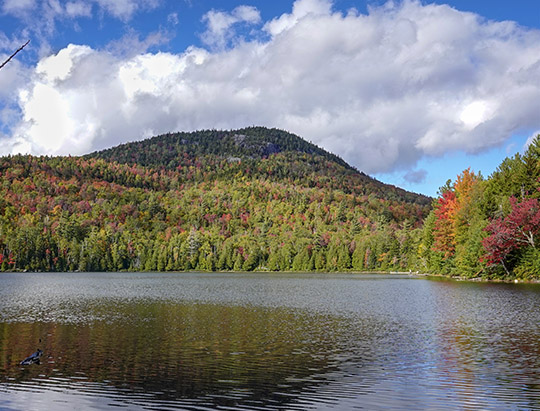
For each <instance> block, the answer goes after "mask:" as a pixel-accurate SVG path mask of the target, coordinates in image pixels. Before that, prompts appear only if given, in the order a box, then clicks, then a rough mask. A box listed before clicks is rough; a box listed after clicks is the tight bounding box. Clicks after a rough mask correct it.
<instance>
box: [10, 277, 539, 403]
mask: <svg viewBox="0 0 540 411" xmlns="http://www.w3.org/2000/svg"><path fill="white" fill-rule="evenodd" d="M37 348H40V349H42V350H43V352H44V354H43V356H42V357H41V361H40V364H33V365H29V366H21V365H19V362H20V361H21V360H23V359H24V358H25V357H27V356H28V355H30V354H31V353H33V352H34V351H36V349H37ZM118 407H121V408H122V407H124V408H125V409H130V410H132V409H133V410H148V409H152V410H157V409H159V410H169V409H170V410H173V409H182V410H211V409H227V410H230V409H276V410H277V409H283V410H330V409H332V410H351V409H369V410H377V409H381V410H382V409H384V410H387V409H437V410H440V409H482V410H485V409H505V410H506V409H516V410H517V409H540V286H539V285H523V284H516V285H515V284H512V285H510V284H486V283H471V282H455V281H447V280H430V279H425V278H412V277H408V276H406V275H368V274H271V273H270V274H266V273H265V274H223V273H65V274H62V273H41V274H29V273H25V274H22V273H18V274H15V273H14V274H11V273H6V274H0V409H2V410H45V409H47V410H72V409H74V408H75V409H81V410H86V409H107V408H114V409H116V408H118Z"/></svg>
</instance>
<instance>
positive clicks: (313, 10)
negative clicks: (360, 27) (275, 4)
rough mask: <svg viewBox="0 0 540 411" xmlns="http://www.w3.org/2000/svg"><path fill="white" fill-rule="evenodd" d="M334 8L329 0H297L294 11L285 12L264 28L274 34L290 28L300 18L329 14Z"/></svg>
mask: <svg viewBox="0 0 540 411" xmlns="http://www.w3.org/2000/svg"><path fill="white" fill-rule="evenodd" d="M331 9H332V3H331V2H330V1H329V0H297V1H295V2H294V4H293V10H292V13H290V14H289V13H285V14H283V15H281V17H279V18H276V19H273V20H272V21H270V22H268V23H267V24H266V25H265V27H264V29H265V30H266V31H267V32H268V33H270V34H271V35H273V36H276V35H278V34H279V33H281V32H283V31H285V30H288V29H290V28H292V27H294V25H295V24H296V23H298V20H300V19H302V18H304V17H306V16H311V17H313V16H321V15H329V14H330V10H331Z"/></svg>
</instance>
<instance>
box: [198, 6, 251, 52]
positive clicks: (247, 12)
mask: <svg viewBox="0 0 540 411" xmlns="http://www.w3.org/2000/svg"><path fill="white" fill-rule="evenodd" d="M203 21H204V22H205V23H206V24H207V30H206V31H205V32H204V33H203V34H202V36H201V39H202V41H203V42H204V43H205V44H206V45H208V46H210V47H212V48H215V49H219V50H222V49H224V48H225V46H226V45H227V43H228V41H229V40H230V39H231V38H233V37H234V35H235V34H236V33H235V31H234V30H232V27H233V26H234V25H236V24H238V23H247V24H257V23H259V22H260V21H261V15H260V13H259V11H258V10H257V9H256V8H255V7H251V6H238V7H236V8H235V9H234V10H233V11H232V12H230V13H228V12H224V11H217V10H210V11H209V12H208V13H206V14H205V15H204V16H203Z"/></svg>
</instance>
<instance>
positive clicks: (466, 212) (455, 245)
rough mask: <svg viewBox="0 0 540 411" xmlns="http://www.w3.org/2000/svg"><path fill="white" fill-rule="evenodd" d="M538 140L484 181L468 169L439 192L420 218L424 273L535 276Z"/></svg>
mask: <svg viewBox="0 0 540 411" xmlns="http://www.w3.org/2000/svg"><path fill="white" fill-rule="evenodd" d="M539 190H540V136H538V137H537V138H536V139H534V140H533V142H532V143H531V144H530V146H529V147H528V149H527V150H526V151H525V153H524V154H523V155H521V154H516V155H515V156H514V157H513V158H507V159H505V160H504V161H503V162H502V163H501V165H500V166H499V167H498V168H497V170H496V171H495V172H494V173H493V175H491V176H490V178H488V179H487V180H484V179H483V178H482V177H481V176H476V175H475V174H474V173H473V172H471V171H470V170H469V169H468V170H465V171H464V172H463V173H462V174H460V175H459V176H458V177H457V179H456V181H455V182H454V183H452V182H449V183H448V184H447V186H446V187H443V188H442V189H441V193H440V196H439V198H437V199H436V200H434V208H433V211H432V212H431V214H430V215H429V216H428V218H427V219H426V222H425V224H424V230H423V231H424V232H423V234H422V243H421V247H420V257H421V262H422V264H423V267H424V269H425V270H427V271H431V272H442V273H446V274H451V275H459V276H466V277H475V276H484V277H488V278H514V277H519V278H540V252H539V250H538V236H539V234H540V206H539V204H538V200H539V197H540V192H539Z"/></svg>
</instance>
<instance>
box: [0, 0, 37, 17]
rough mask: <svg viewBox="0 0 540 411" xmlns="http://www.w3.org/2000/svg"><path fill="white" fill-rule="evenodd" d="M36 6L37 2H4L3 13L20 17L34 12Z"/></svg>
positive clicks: (14, 0)
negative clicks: (22, 14)
mask: <svg viewBox="0 0 540 411" xmlns="http://www.w3.org/2000/svg"><path fill="white" fill-rule="evenodd" d="M35 6H36V0H4V1H3V2H2V11H3V12H4V13H6V14H14V15H18V14H20V13H25V12H27V11H29V10H32V9H33V8H34V7H35Z"/></svg>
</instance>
